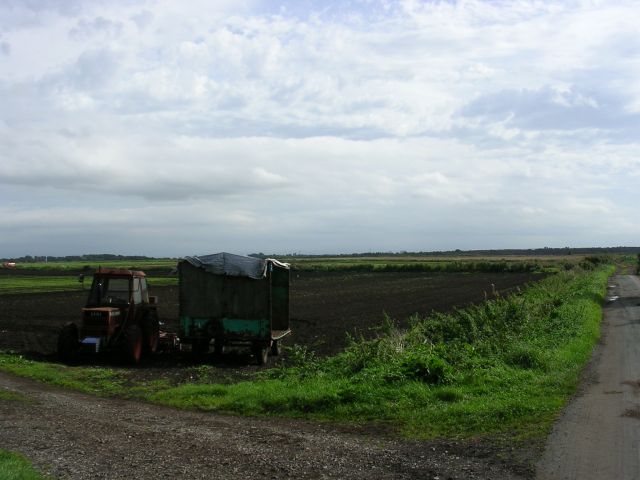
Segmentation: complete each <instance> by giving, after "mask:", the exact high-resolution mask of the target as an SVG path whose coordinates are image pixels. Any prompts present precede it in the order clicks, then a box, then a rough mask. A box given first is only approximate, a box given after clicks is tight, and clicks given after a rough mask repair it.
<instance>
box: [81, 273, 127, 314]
mask: <svg viewBox="0 0 640 480" xmlns="http://www.w3.org/2000/svg"><path fill="white" fill-rule="evenodd" d="M127 303H129V279H128V278H117V277H106V278H105V277H96V278H95V279H94V281H93V285H91V292H90V293H89V301H88V302H87V306H89V307H109V306H117V305H122V304H127Z"/></svg>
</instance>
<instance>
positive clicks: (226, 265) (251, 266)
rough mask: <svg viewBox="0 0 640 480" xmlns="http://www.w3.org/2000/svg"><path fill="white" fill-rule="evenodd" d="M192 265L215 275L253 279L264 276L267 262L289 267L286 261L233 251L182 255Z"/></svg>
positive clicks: (267, 265)
mask: <svg viewBox="0 0 640 480" xmlns="http://www.w3.org/2000/svg"><path fill="white" fill-rule="evenodd" d="M184 260H185V261H187V262H189V263H190V264H191V265H193V266H194V267H198V268H202V269H204V270H206V271H207V272H210V273H214V274H216V275H229V276H232V277H249V278H255V279H261V278H264V277H265V276H266V275H267V268H268V267H269V264H275V265H277V266H279V267H281V268H287V269H288V268H289V264H288V263H282V262H279V261H277V260H274V259H273V258H267V259H262V258H255V257H245V256H242V255H234V254H233V253H226V252H222V253H214V254H211V255H203V256H199V257H184Z"/></svg>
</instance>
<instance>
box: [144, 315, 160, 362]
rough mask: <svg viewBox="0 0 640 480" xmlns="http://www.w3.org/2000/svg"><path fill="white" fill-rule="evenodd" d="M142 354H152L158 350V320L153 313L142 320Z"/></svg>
mask: <svg viewBox="0 0 640 480" xmlns="http://www.w3.org/2000/svg"><path fill="white" fill-rule="evenodd" d="M142 336H143V341H142V354H143V355H145V356H148V355H153V354H154V353H156V350H158V343H159V342H160V322H158V318H157V317H156V316H155V315H149V316H146V317H144V319H143V320H142Z"/></svg>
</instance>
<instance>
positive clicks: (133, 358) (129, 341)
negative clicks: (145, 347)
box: [124, 325, 142, 365]
mask: <svg viewBox="0 0 640 480" xmlns="http://www.w3.org/2000/svg"><path fill="white" fill-rule="evenodd" d="M140 358H142V330H140V327H139V326H138V325H130V326H129V327H128V328H127V330H126V331H125V335H124V360H125V361H126V362H127V363H131V364H133V365H137V364H138V363H140Z"/></svg>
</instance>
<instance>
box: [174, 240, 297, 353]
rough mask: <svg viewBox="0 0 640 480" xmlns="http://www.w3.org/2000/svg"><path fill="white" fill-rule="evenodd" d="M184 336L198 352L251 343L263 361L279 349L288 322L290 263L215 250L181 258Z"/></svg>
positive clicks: (250, 345) (184, 339) (184, 341)
mask: <svg viewBox="0 0 640 480" xmlns="http://www.w3.org/2000/svg"><path fill="white" fill-rule="evenodd" d="M178 275H179V279H180V282H179V283H180V287H179V295H180V300H179V301H180V339H181V341H182V342H183V343H186V344H191V351H192V352H193V353H194V354H195V355H202V354H204V353H206V352H207V351H208V350H209V347H210V345H211V342H212V341H213V347H214V352H215V353H216V354H222V353H223V351H224V348H225V347H226V346H230V345H231V346H236V345H237V346H246V347H249V348H251V350H252V353H253V354H254V355H255V357H256V361H257V363H258V364H259V365H264V364H265V363H266V362H267V357H268V355H269V353H271V354H272V355H278V354H279V352H280V342H281V340H282V338H284V337H285V336H286V335H288V334H290V333H291V329H290V327H289V265H288V264H286V263H281V262H279V261H277V260H274V259H270V258H268V259H261V258H254V257H244V256H241V255H233V254H230V253H226V252H223V253H216V254H212V255H205V256H200V257H185V258H183V259H181V260H180V261H179V262H178Z"/></svg>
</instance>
